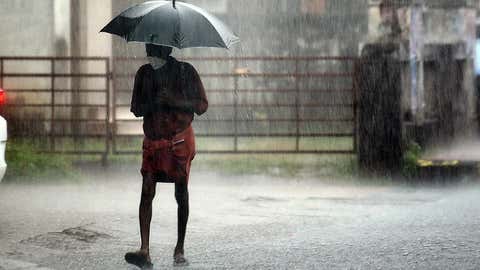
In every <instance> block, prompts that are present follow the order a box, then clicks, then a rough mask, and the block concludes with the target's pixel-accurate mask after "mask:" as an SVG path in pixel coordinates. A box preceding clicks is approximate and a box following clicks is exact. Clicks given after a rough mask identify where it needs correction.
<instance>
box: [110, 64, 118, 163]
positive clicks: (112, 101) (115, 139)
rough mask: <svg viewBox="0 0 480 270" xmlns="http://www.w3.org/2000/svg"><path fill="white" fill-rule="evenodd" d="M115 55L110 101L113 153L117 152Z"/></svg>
mask: <svg viewBox="0 0 480 270" xmlns="http://www.w3.org/2000/svg"><path fill="white" fill-rule="evenodd" d="M115 66H116V63H115V57H112V71H111V78H112V98H111V100H110V103H111V104H112V120H113V123H112V129H111V132H112V135H111V136H112V152H113V154H117V83H116V81H117V75H116V71H115Z"/></svg>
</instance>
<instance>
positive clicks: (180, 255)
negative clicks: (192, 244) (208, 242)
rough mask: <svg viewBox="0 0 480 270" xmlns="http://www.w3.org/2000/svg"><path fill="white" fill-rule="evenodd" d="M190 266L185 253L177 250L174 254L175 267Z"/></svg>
mask: <svg viewBox="0 0 480 270" xmlns="http://www.w3.org/2000/svg"><path fill="white" fill-rule="evenodd" d="M188 264H189V263H188V260H187V259H186V258H185V252H184V251H183V250H179V249H175V252H174V253H173V266H188Z"/></svg>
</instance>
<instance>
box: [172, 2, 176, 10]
mask: <svg viewBox="0 0 480 270" xmlns="http://www.w3.org/2000/svg"><path fill="white" fill-rule="evenodd" d="M172 2H173V8H177V7H176V6H175V0H172Z"/></svg>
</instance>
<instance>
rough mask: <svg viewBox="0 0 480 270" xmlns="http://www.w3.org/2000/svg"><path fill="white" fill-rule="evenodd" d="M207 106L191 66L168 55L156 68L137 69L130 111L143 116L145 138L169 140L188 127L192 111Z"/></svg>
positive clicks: (199, 82)
mask: <svg viewBox="0 0 480 270" xmlns="http://www.w3.org/2000/svg"><path fill="white" fill-rule="evenodd" d="M207 109H208V100H207V96H206V94H205V89H204V88H203V84H202V81H201V80H200V76H199V75H198V73H197V71H196V70H195V68H194V67H193V66H192V65H190V64H188V63H185V62H179V61H177V60H176V59H175V58H173V57H169V59H168V62H167V63H166V64H165V65H164V66H163V67H161V68H159V69H157V70H154V69H153V68H152V66H151V65H150V64H147V65H143V66H142V67H140V69H139V70H138V71H137V74H136V76H135V83H134V87H133V94H132V103H131V108H130V111H131V112H133V114H134V115H135V116H136V117H143V131H144V133H145V136H146V137H147V138H149V139H151V140H157V139H170V138H172V137H173V136H174V135H175V134H177V133H179V132H182V131H183V130H185V129H186V128H188V127H189V126H190V124H191V123H192V121H193V118H194V113H195V114H197V115H202V114H203V113H205V112H206V111H207Z"/></svg>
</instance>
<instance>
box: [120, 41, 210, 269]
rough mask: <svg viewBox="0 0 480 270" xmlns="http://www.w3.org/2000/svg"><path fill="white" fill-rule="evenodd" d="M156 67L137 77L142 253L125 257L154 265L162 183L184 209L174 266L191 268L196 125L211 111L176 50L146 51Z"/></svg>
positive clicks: (148, 67) (143, 70)
mask: <svg viewBox="0 0 480 270" xmlns="http://www.w3.org/2000/svg"><path fill="white" fill-rule="evenodd" d="M146 51H147V56H148V57H149V60H150V64H147V65H144V66H142V67H140V69H139V70H138V72H137V75H136V76H135V83H134V89H133V95H132V104H131V111H132V112H133V113H134V114H135V116H136V117H143V130H144V133H145V139H144V141H143V162H142V169H141V173H142V176H143V184H142V196H141V202H140V211H139V212H140V213H139V216H140V234H141V241H142V245H141V248H140V250H139V251H137V252H129V253H127V254H126V255H125V259H126V260H127V262H129V263H131V264H135V265H137V266H140V267H143V266H149V265H151V261H150V253H149V236H150V221H151V219H152V201H153V198H154V196H155V186H156V183H157V182H166V183H175V199H176V201H177V204H178V240H177V245H176V247H175V251H174V263H175V264H177V265H178V264H186V263H187V261H186V259H185V257H184V240H185V232H186V227H187V221H188V212H189V205H188V178H189V173H190V164H191V161H192V160H193V158H194V156H195V139H194V134H193V129H192V127H191V122H192V120H193V117H194V113H196V114H197V115H202V114H203V113H205V112H206V111H207V108H208V101H207V97H206V95H205V90H204V88H203V85H202V82H201V80H200V77H199V76H198V74H197V72H196V70H195V68H194V67H193V66H192V65H190V64H187V63H184V62H178V61H177V60H176V59H175V58H173V57H171V56H170V53H171V52H172V48H171V47H166V46H159V45H153V44H147V45H146Z"/></svg>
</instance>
